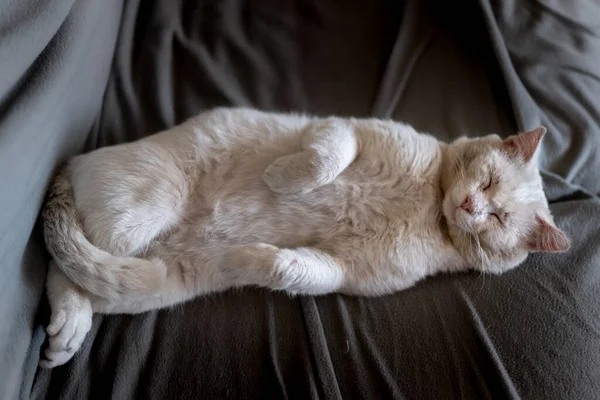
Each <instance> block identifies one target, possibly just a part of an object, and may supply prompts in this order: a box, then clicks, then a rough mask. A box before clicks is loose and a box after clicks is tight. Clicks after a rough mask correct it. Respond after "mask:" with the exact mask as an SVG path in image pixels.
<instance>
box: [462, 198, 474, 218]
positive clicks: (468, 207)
mask: <svg viewBox="0 0 600 400" xmlns="http://www.w3.org/2000/svg"><path fill="white" fill-rule="evenodd" d="M460 208H462V209H463V210H465V211H466V212H468V213H469V214H472V213H473V199H471V196H467V198H466V199H465V201H463V203H462V204H461V205H460Z"/></svg>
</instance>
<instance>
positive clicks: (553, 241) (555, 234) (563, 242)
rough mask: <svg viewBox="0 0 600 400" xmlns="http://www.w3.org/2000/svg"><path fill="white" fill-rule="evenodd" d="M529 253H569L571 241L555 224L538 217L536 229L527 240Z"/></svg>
mask: <svg viewBox="0 0 600 400" xmlns="http://www.w3.org/2000/svg"><path fill="white" fill-rule="evenodd" d="M527 247H528V248H529V251H567V250H569V247H571V241H570V240H569V238H568V237H567V235H565V234H564V232H563V231H561V230H560V229H558V228H557V227H556V226H554V224H553V223H551V222H548V221H546V220H544V219H543V218H541V217H539V216H537V217H536V218H535V227H534V228H533V230H532V232H531V234H530V235H529V238H528V239H527Z"/></svg>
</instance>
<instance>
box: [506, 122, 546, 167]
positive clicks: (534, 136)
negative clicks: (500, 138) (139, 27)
mask: <svg viewBox="0 0 600 400" xmlns="http://www.w3.org/2000/svg"><path fill="white" fill-rule="evenodd" d="M545 133H546V128H544V127H543V126H540V127H539V128H536V129H534V130H532V131H528V132H525V133H522V134H520V135H514V136H510V137H508V138H506V139H505V140H504V146H505V147H506V148H507V150H508V151H509V152H510V153H512V154H515V155H518V156H520V157H522V158H523V159H524V160H525V162H529V161H530V160H531V158H532V157H533V155H534V154H535V151H536V150H537V148H538V146H539V145H540V142H541V140H542V137H544V134H545Z"/></svg>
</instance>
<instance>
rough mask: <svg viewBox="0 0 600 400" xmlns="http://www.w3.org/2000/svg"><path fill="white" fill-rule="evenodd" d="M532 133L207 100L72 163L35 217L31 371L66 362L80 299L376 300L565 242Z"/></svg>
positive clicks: (130, 308) (104, 309) (84, 302)
mask: <svg viewBox="0 0 600 400" xmlns="http://www.w3.org/2000/svg"><path fill="white" fill-rule="evenodd" d="M542 135H543V132H542V131H539V132H538V134H530V135H529V136H527V137H525V139H524V142H523V143H522V142H521V141H519V140H520V139H518V140H517V139H514V138H513V139H511V140H512V141H507V140H505V141H502V140H501V139H500V138H498V137H497V136H495V135H490V136H487V137H485V138H480V139H459V140H458V141H456V142H454V143H452V144H445V143H442V142H440V141H438V140H436V139H435V138H433V137H432V136H429V135H426V134H421V133H418V132H416V131H415V130H414V129H413V128H412V127H410V126H408V125H405V124H402V123H398V122H393V121H383V120H376V119H342V118H335V117H332V118H324V119H318V118H311V117H307V116H299V115H290V114H270V113H264V112H259V111H255V110H249V109H215V110H213V111H209V112H206V113H203V114H201V115H199V116H198V117H195V118H192V119H190V120H188V121H187V122H185V123H183V124H181V125H179V126H177V127H174V128H172V129H170V130H168V131H165V132H161V133H158V134H156V135H153V136H149V137H147V138H144V139H142V140H139V141H137V142H134V143H129V144H123V145H118V146H112V147H106V148H101V149H98V150H96V151H93V152H91V153H89V154H85V155H82V156H78V157H75V158H74V159H72V160H71V162H70V163H69V165H68V166H67V167H66V169H65V170H64V171H63V173H62V174H61V175H60V176H59V177H58V178H57V183H56V184H55V187H54V189H51V191H50V197H49V201H48V205H47V206H46V211H45V213H44V219H45V227H46V229H45V231H46V232H45V233H46V241H47V243H48V248H49V250H50V252H51V254H52V255H53V258H54V263H52V264H51V266H50V271H49V277H48V295H49V297H50V304H51V307H52V320H51V325H50V327H49V328H48V333H49V334H50V335H51V336H52V339H51V340H50V345H49V348H48V350H47V351H46V357H47V359H46V360H44V361H42V365H43V366H45V367H53V366H55V365H60V364H62V363H64V362H66V361H67V360H68V359H69V358H70V357H71V356H72V354H73V353H74V352H75V351H76V350H77V348H78V347H79V346H80V344H81V341H82V340H83V336H84V335H85V333H86V332H87V330H89V327H90V320H91V315H92V309H93V311H94V312H100V313H139V312H144V311H147V310H151V309H156V308H161V307H166V306H170V305H173V304H176V303H180V302H183V301H186V300H188V299H191V298H193V297H196V296H198V295H201V294H206V293H210V292H217V291H223V290H226V289H228V288H231V287H240V286H260V287H266V288H271V289H274V290H283V291H286V292H288V293H291V294H307V295H321V294H327V293H331V292H339V293H345V294H349V295H365V296H379V295H384V294H388V293H392V292H394V291H398V290H401V289H404V288H407V287H410V286H412V285H413V284H415V283H416V282H417V281H419V280H421V279H423V278H424V277H426V276H429V275H433V274H436V273H439V272H443V271H462V270H467V269H478V270H481V271H490V272H502V271H505V270H507V269H510V268H513V267H515V266H516V265H518V264H519V263H521V262H522V261H523V260H524V259H525V257H526V256H527V254H528V252H529V251H534V250H535V251H540V250H565V249H566V248H568V240H567V238H566V237H565V236H564V235H563V234H562V232H560V231H559V230H558V229H557V228H555V227H554V225H553V222H552V217H551V215H550V212H549V211H548V205H547V202H546V199H545V197H544V194H543V191H542V186H541V179H540V176H539V172H538V170H537V166H536V160H535V158H536V157H535V155H536V154H535V153H536V149H537V144H538V142H539V139H541V136H542ZM521 137H522V136H519V137H515V138H521ZM538 137H539V138H538ZM528 138H534V139H535V140H537V142H536V143H534V144H535V145H534V146H533V147H531V146H529V147H527V146H526V145H529V144H531V143H532V140H528ZM488 184H490V186H489V187H488V186H487V185H488ZM53 193H54V197H52V196H53ZM465 198H467V199H468V200H469V202H466V200H465ZM71 199H72V200H71ZM61 202H62V203H61ZM73 208H74V210H73ZM71 210H72V214H69V213H70V212H71ZM75 212H76V214H75ZM500 213H501V215H500ZM78 232H79V234H78ZM553 246H554V247H553Z"/></svg>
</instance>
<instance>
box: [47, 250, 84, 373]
mask: <svg viewBox="0 0 600 400" xmlns="http://www.w3.org/2000/svg"><path fill="white" fill-rule="evenodd" d="M46 279H47V280H46V289H47V294H48V300H49V302H50V310H51V317H50V324H49V325H48V327H47V328H46V331H47V332H48V336H49V340H48V347H47V348H46V350H45V352H44V357H43V358H42V359H41V360H40V366H41V367H43V368H53V367H56V366H58V365H62V364H64V363H66V362H67V361H69V360H70V359H71V358H72V357H73V355H74V354H75V352H76V351H77V350H78V349H79V348H80V347H81V344H82V343H83V339H84V338H85V336H86V334H87V333H88V332H89V330H90V328H91V327H92V306H91V303H90V299H89V297H88V295H87V294H86V293H84V292H82V291H81V290H80V289H79V288H77V287H76V286H75V285H74V284H73V283H72V282H71V281H70V280H69V279H68V278H67V277H66V276H65V275H64V274H63V273H62V272H61V271H60V270H59V269H58V267H57V266H56V264H55V263H54V262H53V261H51V262H50V265H49V267H48V276H47V278H46Z"/></svg>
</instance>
